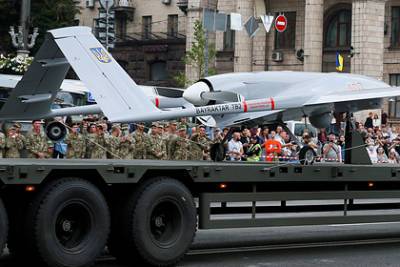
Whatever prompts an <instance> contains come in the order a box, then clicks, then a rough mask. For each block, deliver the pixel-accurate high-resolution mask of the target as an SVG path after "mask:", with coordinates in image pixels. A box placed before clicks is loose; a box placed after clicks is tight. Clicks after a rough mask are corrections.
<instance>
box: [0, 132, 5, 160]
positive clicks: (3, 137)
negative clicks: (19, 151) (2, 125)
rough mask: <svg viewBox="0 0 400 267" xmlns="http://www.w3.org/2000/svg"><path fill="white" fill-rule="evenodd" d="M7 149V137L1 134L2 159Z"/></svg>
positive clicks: (0, 151) (0, 153)
mask: <svg viewBox="0 0 400 267" xmlns="http://www.w3.org/2000/svg"><path fill="white" fill-rule="evenodd" d="M5 147H6V136H5V135H4V133H2V132H0V158H3V154H4V148H5Z"/></svg>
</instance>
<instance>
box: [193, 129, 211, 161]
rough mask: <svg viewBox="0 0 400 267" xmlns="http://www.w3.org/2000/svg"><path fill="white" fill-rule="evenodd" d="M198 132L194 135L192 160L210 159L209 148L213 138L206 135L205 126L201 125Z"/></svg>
mask: <svg viewBox="0 0 400 267" xmlns="http://www.w3.org/2000/svg"><path fill="white" fill-rule="evenodd" d="M197 131H198V132H197V133H195V134H194V135H192V137H191V140H192V141H193V142H192V145H191V148H192V153H191V158H190V159H192V160H204V159H206V160H209V159H210V157H209V153H208V152H209V150H210V145H211V140H210V139H209V138H208V137H207V135H206V129H205V127H204V126H202V125H201V126H199V129H198V130H197Z"/></svg>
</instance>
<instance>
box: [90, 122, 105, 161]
mask: <svg viewBox="0 0 400 267" xmlns="http://www.w3.org/2000/svg"><path fill="white" fill-rule="evenodd" d="M108 142H109V140H108V136H106V134H105V133H104V130H103V126H102V125H101V124H99V125H97V131H96V136H95V138H94V140H93V142H92V153H91V157H90V158H91V159H107V147H108Z"/></svg>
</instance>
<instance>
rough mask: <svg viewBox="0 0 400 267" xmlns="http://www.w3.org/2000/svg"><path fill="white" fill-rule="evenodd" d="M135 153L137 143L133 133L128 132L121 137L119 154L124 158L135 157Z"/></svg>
mask: <svg viewBox="0 0 400 267" xmlns="http://www.w3.org/2000/svg"><path fill="white" fill-rule="evenodd" d="M134 153H135V143H134V139H133V138H132V135H130V134H128V135H125V136H122V137H121V144H120V146H119V156H120V157H121V158H122V159H133V155H134Z"/></svg>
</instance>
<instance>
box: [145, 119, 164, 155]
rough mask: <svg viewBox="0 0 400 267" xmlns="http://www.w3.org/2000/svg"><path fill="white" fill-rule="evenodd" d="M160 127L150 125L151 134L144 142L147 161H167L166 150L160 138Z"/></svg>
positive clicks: (156, 124) (157, 124) (154, 124)
mask: <svg viewBox="0 0 400 267" xmlns="http://www.w3.org/2000/svg"><path fill="white" fill-rule="evenodd" d="M161 132H162V126H161V125H160V124H159V123H152V125H151V134H150V135H149V136H148V138H147V140H146V158H147V159H167V148H166V146H165V142H164V140H163V139H162V137H161Z"/></svg>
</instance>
